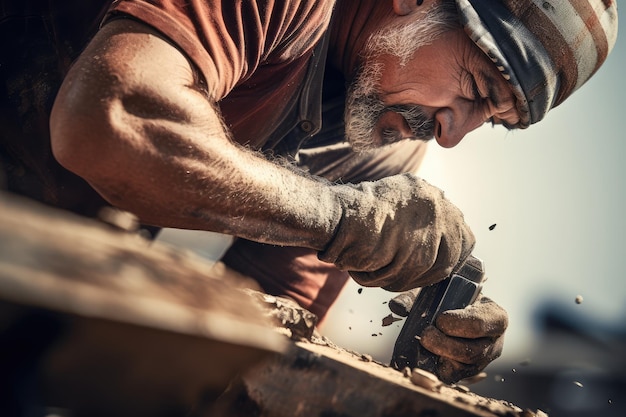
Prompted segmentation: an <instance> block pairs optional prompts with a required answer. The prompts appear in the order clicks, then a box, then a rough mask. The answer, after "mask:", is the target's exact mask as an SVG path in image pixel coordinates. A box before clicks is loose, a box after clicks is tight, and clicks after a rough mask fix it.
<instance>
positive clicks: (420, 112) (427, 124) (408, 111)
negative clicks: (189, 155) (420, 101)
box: [380, 104, 435, 140]
mask: <svg viewBox="0 0 626 417" xmlns="http://www.w3.org/2000/svg"><path fill="white" fill-rule="evenodd" d="M385 111H393V112H395V113H398V114H399V115H401V116H402V117H403V118H404V120H406V122H407V124H408V126H409V128H410V129H411V132H412V133H413V135H414V136H415V138H416V139H420V140H430V139H432V138H433V137H434V136H435V132H434V130H435V121H434V120H433V119H432V118H431V117H430V116H428V115H427V114H426V112H425V111H424V109H423V108H422V107H421V106H418V105H409V104H394V105H391V106H387V107H385V108H384V109H383V111H382V112H381V113H380V114H381V115H382V113H383V112H385Z"/></svg>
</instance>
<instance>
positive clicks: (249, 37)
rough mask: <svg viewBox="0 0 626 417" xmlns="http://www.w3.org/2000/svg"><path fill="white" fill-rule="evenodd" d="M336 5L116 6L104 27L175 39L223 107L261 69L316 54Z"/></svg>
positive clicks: (126, 1)
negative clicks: (134, 24)
mask: <svg viewBox="0 0 626 417" xmlns="http://www.w3.org/2000/svg"><path fill="white" fill-rule="evenodd" d="M333 3H334V1H323V0H317V1H316V0H300V1H297V0H294V1H285V0H275V1H274V0H257V1H253V0H231V1H226V2H224V1H219V0H116V1H114V2H113V4H112V5H111V8H110V9H109V12H108V13H107V16H105V19H104V23H105V24H106V22H107V21H109V20H111V19H113V18H115V17H118V16H120V15H127V16H132V17H133V18H135V19H138V20H140V21H142V22H144V23H146V24H148V25H150V26H152V27H153V28H155V29H156V30H158V31H159V32H161V33H162V34H164V35H165V36H166V37H167V38H169V39H170V40H171V41H172V42H173V43H174V44H175V45H176V46H177V47H178V48H180V49H181V51H183V52H184V53H185V54H186V55H187V57H188V58H189V59H190V60H191V61H192V62H193V63H194V64H195V65H196V66H197V68H198V70H199V71H200V73H201V74H202V75H203V76H204V78H205V80H206V81H207V85H208V89H209V93H210V94H211V95H212V97H213V98H214V99H215V100H216V101H219V100H220V99H222V98H224V97H225V96H226V95H227V94H228V93H229V92H230V91H231V90H232V89H233V88H235V87H236V86H237V85H238V84H240V83H242V82H245V80H246V79H248V78H249V77H250V76H251V75H252V74H253V73H254V72H255V71H256V70H257V68H258V67H259V66H265V65H281V64H285V63H289V62H291V61H294V60H297V59H298V58H300V57H302V56H303V55H306V54H307V53H310V52H311V50H312V49H313V48H314V46H315V44H316V43H317V42H318V41H319V39H320V38H321V36H322V35H323V33H324V31H325V30H326V29H327V27H328V22H329V20H330V16H331V13H332V8H333Z"/></svg>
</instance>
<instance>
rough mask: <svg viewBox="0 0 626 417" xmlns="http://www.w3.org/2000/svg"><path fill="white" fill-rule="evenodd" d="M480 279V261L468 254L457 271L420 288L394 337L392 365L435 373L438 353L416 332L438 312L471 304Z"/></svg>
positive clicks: (479, 288) (476, 292)
mask: <svg viewBox="0 0 626 417" xmlns="http://www.w3.org/2000/svg"><path fill="white" fill-rule="evenodd" d="M483 280H484V271H483V267H482V261H481V260H480V259H478V258H475V257H473V256H470V258H469V259H468V260H467V261H466V262H465V264H464V265H463V267H462V268H461V269H460V270H459V271H458V272H457V273H454V274H452V275H450V276H449V277H447V278H446V279H444V280H443V281H441V282H438V283H437V284H434V285H430V286H428V287H424V288H422V289H421V290H420V292H419V294H418V296H417V298H416V299H415V303H414V304H413V307H412V308H411V312H410V313H409V316H408V317H407V319H406V321H405V322H404V326H402V330H401V331H400V334H399V336H398V339H397V340H396V344H395V346H394V351H393V355H392V358H391V366H392V367H394V368H395V369H399V370H402V369H404V368H406V367H409V368H410V369H413V368H421V369H424V370H426V371H429V372H434V371H435V369H436V367H437V356H436V355H434V354H433V353H431V352H429V351H428V350H426V349H424V348H423V347H422V345H421V344H420V342H419V335H421V334H422V332H423V331H424V329H425V328H426V327H428V326H429V325H431V324H433V323H434V321H435V319H436V318H437V316H438V315H439V314H440V313H441V312H443V311H446V310H453V309H458V308H465V307H467V306H468V305H470V304H472V303H473V302H474V301H475V300H476V298H478V294H479V293H480V290H481V288H482V282H483Z"/></svg>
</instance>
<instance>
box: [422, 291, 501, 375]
mask: <svg viewBox="0 0 626 417" xmlns="http://www.w3.org/2000/svg"><path fill="white" fill-rule="evenodd" d="M507 326H508V315H507V313H506V311H505V310H504V309H503V308H502V307H500V306H499V305H497V304H496V303H494V302H493V301H492V300H491V299H489V298H487V297H485V296H481V297H480V298H479V299H478V300H476V302H475V303H474V304H472V305H470V306H468V307H466V308H464V309H458V310H448V311H445V312H443V313H441V314H440V315H439V316H438V317H437V319H436V326H429V327H427V328H426V329H424V332H423V333H422V334H421V339H420V343H421V344H422V346H424V347H425V348H426V349H428V350H429V351H431V352H432V353H434V354H436V355H437V356H439V361H438V366H437V370H436V374H437V376H438V377H439V379H441V380H442V381H443V382H445V383H452V382H456V381H459V380H461V379H464V378H468V377H470V376H474V375H476V374H478V373H479V372H480V371H482V370H483V369H484V368H485V367H486V366H487V365H488V364H489V363H490V362H491V361H493V360H495V359H496V358H498V357H499V356H500V354H501V353H502V346H503V343H504V332H505V330H506V328H507Z"/></svg>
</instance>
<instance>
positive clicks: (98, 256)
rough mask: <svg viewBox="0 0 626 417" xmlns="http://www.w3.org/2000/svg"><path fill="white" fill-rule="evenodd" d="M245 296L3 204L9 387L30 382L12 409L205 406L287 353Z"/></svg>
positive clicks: (186, 262) (79, 221) (109, 233)
mask: <svg viewBox="0 0 626 417" xmlns="http://www.w3.org/2000/svg"><path fill="white" fill-rule="evenodd" d="M248 286H249V283H248V282H242V281H240V280H236V279H235V278H232V279H228V280H224V279H222V278H221V277H213V276H212V275H211V264H210V263H208V262H207V261H205V260H203V259H201V258H199V257H196V256H194V255H193V254H192V253H190V252H182V251H180V250H176V249H174V248H171V247H168V246H166V245H164V244H161V243H153V242H150V241H148V240H146V239H144V238H143V237H141V236H140V235H139V234H136V233H128V232H125V231H121V230H115V229H113V228H111V227H108V226H107V225H105V224H101V223H100V222H97V221H93V220H90V219H85V218H81V217H78V216H74V215H71V214H68V213H66V212H62V211H58V210H53V209H51V208H49V207H45V206H41V205H38V204H34V203H32V202H30V201H28V200H23V199H20V198H17V197H14V196H11V195H9V194H0V352H2V353H5V355H2V357H0V371H3V370H4V371H5V372H4V374H2V372H0V379H2V381H0V385H5V386H6V387H7V389H8V390H9V391H11V390H13V391H15V390H16V389H17V388H15V389H14V388H13V386H14V385H15V383H16V381H18V380H20V381H21V380H23V379H24V375H30V376H29V378H31V380H30V381H27V383H26V386H24V387H22V388H20V390H21V391H20V392H13V394H14V396H13V397H12V399H10V400H8V403H6V402H5V404H4V407H5V408H7V407H9V408H11V407H24V406H29V407H30V406H33V404H37V403H38V402H42V404H40V405H43V404H45V405H49V404H53V405H55V406H58V407H61V408H63V407H67V408H69V409H71V410H72V415H96V414H98V413H100V414H102V415H117V416H120V415H129V416H130V415H133V416H140V415H151V416H158V415H170V414H168V413H170V412H171V411H172V410H174V409H176V410H179V411H180V410H189V409H191V408H193V407H197V406H198V404H199V403H201V402H202V401H204V400H203V398H207V397H210V396H211V395H213V396H214V395H217V394H219V393H221V392H222V391H223V390H224V389H225V388H226V386H227V385H228V383H229V382H230V381H231V380H232V378H233V377H234V376H235V375H236V374H238V373H240V372H242V371H244V370H246V369H248V368H249V367H250V366H252V365H254V364H256V363H258V362H259V361H261V360H262V359H264V358H265V357H266V356H267V355H268V354H270V353H276V352H282V351H283V350H284V349H285V348H286V346H287V345H286V342H287V341H286V339H285V338H284V336H282V335H279V334H278V333H277V332H275V331H274V330H273V329H272V328H271V325H270V321H269V320H268V319H267V318H266V317H265V315H264V314H263V310H262V309H261V307H260V306H259V305H258V303H257V302H255V301H254V300H252V298H251V297H250V296H249V295H248V294H247V293H245V292H244V291H242V289H243V288H245V287H248ZM33 368H36V369H33ZM29 372H30V374H29ZM33 372H34V374H33ZM26 397H31V400H27V401H24V400H19V398H26ZM35 398H36V399H35ZM25 402H26V403H27V404H25ZM0 407H3V404H0ZM106 410H109V411H112V412H111V413H108V414H107V413H106V412H105V411H106ZM1 411H2V410H0V414H2V415H5V414H4V413H2V412H1ZM94 413H96V414H94Z"/></svg>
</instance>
